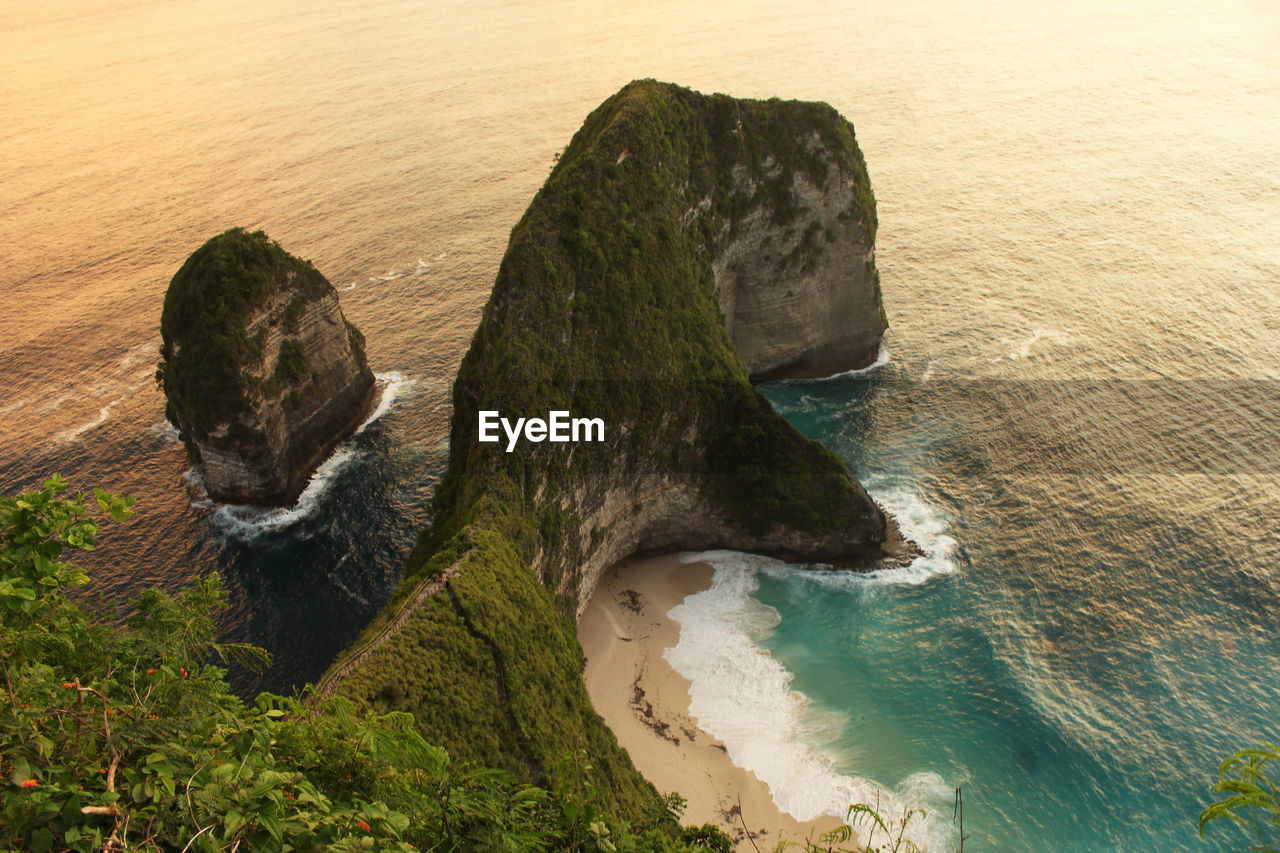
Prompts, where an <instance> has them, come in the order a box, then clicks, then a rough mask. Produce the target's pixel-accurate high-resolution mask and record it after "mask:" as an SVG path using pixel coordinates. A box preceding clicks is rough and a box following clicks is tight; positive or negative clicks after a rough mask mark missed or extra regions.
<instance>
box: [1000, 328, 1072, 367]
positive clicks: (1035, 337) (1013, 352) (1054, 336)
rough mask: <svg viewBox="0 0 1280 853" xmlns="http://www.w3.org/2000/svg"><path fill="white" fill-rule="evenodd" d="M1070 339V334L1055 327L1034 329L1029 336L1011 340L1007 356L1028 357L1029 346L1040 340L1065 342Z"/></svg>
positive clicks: (1015, 358)
mask: <svg viewBox="0 0 1280 853" xmlns="http://www.w3.org/2000/svg"><path fill="white" fill-rule="evenodd" d="M1070 340H1071V336H1070V335H1067V334H1064V333H1062V332H1059V331H1058V330H1057V329H1036V330H1034V331H1033V332H1032V333H1031V337H1029V338H1023V339H1021V340H1017V341H1014V342H1013V345H1012V346H1010V347H1009V358H1010V359H1013V360H1015V361H1017V360H1019V359H1024V358H1030V357H1031V348H1032V347H1034V346H1035V345H1036V344H1038V343H1040V342H1041V341H1052V342H1054V343H1065V342H1067V341H1070Z"/></svg>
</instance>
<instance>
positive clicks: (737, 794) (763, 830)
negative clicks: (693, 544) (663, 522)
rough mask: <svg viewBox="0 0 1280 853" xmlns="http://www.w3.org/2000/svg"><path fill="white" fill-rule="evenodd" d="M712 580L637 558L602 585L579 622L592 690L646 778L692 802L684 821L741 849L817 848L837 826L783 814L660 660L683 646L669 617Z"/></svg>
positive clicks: (674, 563) (697, 568)
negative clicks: (787, 844) (783, 844)
mask: <svg viewBox="0 0 1280 853" xmlns="http://www.w3.org/2000/svg"><path fill="white" fill-rule="evenodd" d="M712 573H713V570H712V568H711V566H709V565H707V564H705V563H682V562H681V561H680V559H679V558H678V557H676V556H663V557H652V558H644V559H636V560H631V561H629V562H627V563H624V564H623V565H622V566H620V567H618V568H617V569H614V570H613V571H611V572H609V573H607V574H606V575H605V576H604V577H602V578H601V580H600V585H599V586H598V587H597V588H596V592H595V595H594V596H593V597H592V599H591V602H590V603H589V604H588V606H587V609H586V610H585V611H584V612H583V614H582V618H581V619H580V620H579V621H578V637H579V639H580V640H581V642H582V648H583V651H584V652H585V653H586V657H587V668H586V681H587V691H588V693H589V694H590V695H591V701H592V702H593V703H594V704H595V707H596V711H597V712H598V713H599V714H600V716H602V717H603V718H604V720H605V722H606V723H608V724H609V728H611V729H612V730H613V732H614V734H615V735H617V738H618V742H619V743H620V744H622V746H623V747H624V748H625V749H626V750H627V752H629V753H630V755H631V760H632V761H633V762H634V763H635V765H636V768H637V769H638V770H639V771H640V772H641V773H642V774H644V776H645V778H647V779H648V780H649V781H650V782H652V783H653V784H654V786H655V787H656V788H657V789H658V790H659V791H661V792H663V793H666V792H669V791H679V792H680V794H681V795H682V796H683V797H684V798H685V799H686V800H688V807H687V809H686V810H685V813H684V818H683V820H682V823H684V824H686V825H701V824H704V823H713V824H716V825H718V826H720V827H721V828H722V829H724V831H725V832H727V833H729V835H730V836H731V837H733V838H734V839H735V840H736V841H737V846H736V849H737V850H739V851H743V850H750V851H754V849H755V847H753V846H752V841H754V843H755V845H756V846H758V847H759V849H760V850H761V851H770V850H773V849H774V848H775V847H776V846H777V844H778V842H780V841H783V840H791V841H803V840H804V839H805V838H808V837H810V836H812V837H813V838H814V839H815V840H816V839H817V838H818V837H819V836H821V835H822V833H823V832H825V831H827V830H829V829H832V828H833V827H836V826H839V825H840V822H839V821H838V820H836V819H834V818H824V819H822V820H819V821H815V822H811V823H810V822H802V821H799V820H796V819H795V818H793V817H792V816H791V815H789V814H786V813H785V812H782V811H781V810H779V809H778V807H777V806H776V805H775V804H774V802H773V798H772V796H771V795H770V793H769V789H768V787H767V786H766V785H765V784H764V783H763V782H761V781H760V780H759V779H758V778H756V776H755V774H753V773H751V772H749V771H747V770H744V769H742V768H741V767H736V766H734V764H733V763H732V762H731V761H730V760H729V756H728V754H727V753H726V751H725V748H724V745H723V744H721V743H720V742H719V741H718V740H716V739H715V738H714V737H712V736H711V735H710V734H708V733H707V732H705V731H703V730H702V729H700V728H699V727H698V724H697V721H696V720H695V719H694V718H693V717H691V716H690V715H689V682H688V681H687V680H686V679H685V678H683V677H682V676H680V675H679V674H678V673H676V672H675V671H674V670H673V669H672V668H671V666H670V665H669V664H668V663H667V661H666V660H665V659H664V658H663V656H662V653H663V651H664V650H666V649H668V648H670V647H672V646H674V645H676V643H677V642H678V641H679V638H680V625H679V623H677V622H674V621H673V620H671V619H670V618H668V617H667V615H666V614H667V611H669V610H670V609H671V608H672V607H674V606H676V605H677V604H679V603H680V602H681V601H683V600H684V599H685V597H687V596H689V595H691V594H693V593H695V592H700V591H702V590H704V589H707V588H708V587H709V586H710V585H711V576H712ZM739 804H741V807H740V810H739ZM748 828H749V831H750V833H751V836H752V837H751V838H750V839H748V837H747V831H748Z"/></svg>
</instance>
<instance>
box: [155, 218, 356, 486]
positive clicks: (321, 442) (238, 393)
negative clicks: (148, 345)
mask: <svg viewBox="0 0 1280 853" xmlns="http://www.w3.org/2000/svg"><path fill="white" fill-rule="evenodd" d="M160 332H161V336H162V338H163V345H162V347H161V362H160V368H159V372H158V374H157V375H158V378H159V379H160V381H161V384H162V385H163V387H164V391H165V397H166V409H165V414H166V416H167V417H168V418H169V421H170V422H171V423H173V425H174V426H176V427H177V428H178V430H179V432H180V433H181V434H182V440H183V442H184V444H185V445H186V447H187V452H188V454H189V455H190V456H191V459H192V461H193V462H194V463H195V464H196V466H197V467H198V469H199V470H200V472H201V475H202V476H203V478H204V484H205V488H206V489H207V490H208V492H209V494H210V495H211V496H212V497H214V498H215V499H217V500H226V501H234V502H237V503H256V504H270V503H281V502H285V501H288V500H292V499H293V498H295V497H296V496H297V494H298V492H300V491H301V490H302V487H303V486H304V485H305V484H306V481H307V478H308V476H309V475H310V473H311V472H312V470H314V468H315V466H316V465H317V464H319V462H321V461H322V460H323V459H324V457H325V456H327V455H328V453H329V452H330V451H331V450H332V449H333V447H334V445H335V444H337V443H338V442H339V441H340V440H341V439H342V438H344V437H345V436H346V435H347V434H349V433H350V432H351V430H352V428H354V426H355V425H356V424H357V423H359V421H360V419H361V417H362V416H363V415H364V414H365V413H366V412H367V410H368V407H369V402H370V397H371V395H372V393H373V388H374V378H373V373H372V372H371V371H370V370H369V366H368V363H367V362H366V360H365V354H364V338H363V337H362V336H361V334H360V332H359V331H357V330H356V328H355V326H353V325H351V323H349V322H348V321H347V319H346V318H345V317H344V316H343V315H342V311H341V310H340V309H339V307H338V294H337V292H336V291H335V290H334V289H333V286H332V285H331V284H329V282H328V281H327V280H326V279H325V278H324V276H322V275H321V274H320V273H319V272H317V271H316V269H315V267H313V266H312V265H311V264H310V262H308V261H302V260H299V259H298V258H295V257H293V256H291V255H289V254H288V253H286V252H285V251H284V250H283V249H281V248H280V246H279V245H277V244H276V243H274V242H272V241H271V240H269V239H268V238H267V235H266V234H264V233H262V232H261V231H258V232H255V233H252V234H250V233H248V232H246V231H244V230H243V229H240V228H233V229H232V230H230V231H227V232H226V233H224V234H220V235H219V236H217V237H214V238H213V239H212V240H210V241H209V242H207V243H205V244H204V245H203V246H201V247H200V248H199V249H197V250H196V252H195V253H194V254H192V255H191V257H190V258H188V259H187V262H186V263H185V264H183V265H182V268H181V269H180V270H178V273H177V274H176V275H175V276H174V277H173V281H172V282H170V284H169V290H168V292H167V293H165V299H164V313H163V316H162V318H161V321H160Z"/></svg>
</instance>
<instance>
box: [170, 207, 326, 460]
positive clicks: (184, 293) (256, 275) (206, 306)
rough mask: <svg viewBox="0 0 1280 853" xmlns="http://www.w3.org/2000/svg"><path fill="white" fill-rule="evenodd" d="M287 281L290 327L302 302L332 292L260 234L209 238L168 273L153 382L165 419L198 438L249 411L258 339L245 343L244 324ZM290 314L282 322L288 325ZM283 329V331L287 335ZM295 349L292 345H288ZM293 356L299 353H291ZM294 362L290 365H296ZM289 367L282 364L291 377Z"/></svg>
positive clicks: (258, 354) (309, 269)
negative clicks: (248, 381)
mask: <svg viewBox="0 0 1280 853" xmlns="http://www.w3.org/2000/svg"><path fill="white" fill-rule="evenodd" d="M285 281H291V287H293V288H294V289H295V290H296V293H297V295H296V296H295V297H294V299H293V301H292V302H291V303H290V305H289V306H288V308H289V309H291V310H292V313H293V322H294V323H296V322H297V315H298V314H299V313H300V312H301V310H302V307H303V305H305V304H306V302H308V301H310V300H312V299H317V298H319V297H321V296H323V295H324V294H325V293H326V292H327V291H329V290H330V289H331V285H330V284H329V282H328V281H326V280H325V278H324V276H322V275H321V274H320V273H319V272H317V271H316V268H315V267H313V266H312V265H311V263H310V262H309V261H303V260H300V259H298V258H295V257H294V256H292V255H290V254H289V253H288V252H286V251H284V249H281V248H280V246H279V244H277V243H275V242H274V241H272V240H270V239H269V238H268V237H267V235H266V234H264V233H263V232H261V231H254V232H252V233H250V232H248V231H245V230H244V229H243V228H232V229H231V230H229V231H226V232H224V233H222V234H219V235H218V236H217V237H214V238H213V239H211V240H209V241H208V242H207V243H205V244H204V245H203V246H201V247H200V248H199V249H197V250H196V251H195V252H194V253H193V254H192V255H191V257H189V258H187V261H186V263H184V264H183V265H182V267H181V268H180V269H179V270H178V272H177V274H175V275H174V277H173V280H172V281H171V282H170V284H169V289H168V290H167V291H166V292H165V297H164V312H163V314H162V316H161V320H160V335H161V338H162V341H163V343H162V345H161V347H160V356H161V359H162V360H161V363H160V367H159V370H158V371H157V379H158V380H159V381H160V382H161V384H163V386H164V390H165V394H166V396H167V398H168V400H169V411H168V417H169V420H170V421H171V422H173V423H179V418H178V417H176V416H175V412H177V411H180V412H181V413H182V417H181V424H182V427H183V428H184V429H189V430H191V431H193V432H194V433H195V434H196V437H198V438H200V439H204V438H205V437H207V436H208V434H209V432H210V431H211V430H213V429H214V428H215V427H217V425H219V424H224V423H230V424H231V425H232V429H235V427H236V424H237V423H238V421H237V415H239V414H240V412H242V411H244V410H245V409H246V408H248V406H249V403H248V401H247V400H246V397H245V390H246V388H245V375H246V368H247V367H249V366H250V365H256V364H258V363H260V362H261V361H262V357H263V352H262V341H260V340H256V339H253V338H249V337H246V335H245V334H244V331H243V330H244V328H245V324H246V320H248V318H249V316H250V315H251V314H252V313H253V312H254V311H255V310H257V309H259V308H261V307H262V306H263V305H264V304H265V303H266V302H267V301H268V300H270V299H271V298H272V297H274V296H275V295H276V292H277V291H278V289H279V288H280V285H281V283H282V282H285ZM289 319H290V318H289V311H286V316H285V324H286V326H287V325H289ZM286 331H287V329H286ZM294 348H295V349H296V348H297V344H296V343H295V344H294ZM295 355H300V353H296V354H295ZM295 361H296V359H295ZM294 367H297V365H296V364H294V363H293V362H291V363H290V365H288V366H284V372H285V373H287V375H288V376H289V377H290V378H291V379H295V380H296V379H297V378H298V376H301V373H300V372H299V373H298V376H294V374H293V372H292V369H291V368H294Z"/></svg>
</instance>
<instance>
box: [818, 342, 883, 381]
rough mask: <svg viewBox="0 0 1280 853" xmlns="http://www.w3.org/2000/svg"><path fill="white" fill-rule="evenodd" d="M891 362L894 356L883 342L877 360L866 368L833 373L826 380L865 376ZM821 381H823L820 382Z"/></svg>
mask: <svg viewBox="0 0 1280 853" xmlns="http://www.w3.org/2000/svg"><path fill="white" fill-rule="evenodd" d="M890 361H892V355H891V354H890V352H889V348H888V347H887V346H885V345H884V341H881V342H880V351H879V352H877V353H876V360H875V361H873V362H871V363H870V364H868V365H867V366H866V367H859V368H857V369H855V370H844V371H841V372H840V373H833V374H832V375H830V376H827V377H825V378H826V379H843V378H846V377H849V376H865V375H866V374H868V373H872V372H874V371H876V370H879V369H880V368H882V367H884V366H885V365H886V364H888V363H889V362H890ZM819 381H823V380H819Z"/></svg>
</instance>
